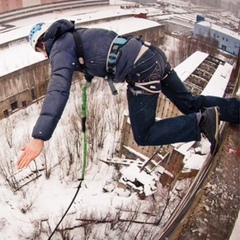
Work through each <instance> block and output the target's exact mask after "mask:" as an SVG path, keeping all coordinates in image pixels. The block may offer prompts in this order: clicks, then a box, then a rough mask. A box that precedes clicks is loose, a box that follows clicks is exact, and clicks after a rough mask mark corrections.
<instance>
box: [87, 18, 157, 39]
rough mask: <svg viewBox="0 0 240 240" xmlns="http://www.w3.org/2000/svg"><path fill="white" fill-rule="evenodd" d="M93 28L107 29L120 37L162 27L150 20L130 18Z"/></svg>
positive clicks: (95, 25)
mask: <svg viewBox="0 0 240 240" xmlns="http://www.w3.org/2000/svg"><path fill="white" fill-rule="evenodd" d="M83 26H85V25H83ZM86 26H89V25H86ZM91 26H93V27H97V28H106V29H109V30H113V31H115V32H117V33H118V34H119V35H124V34H129V33H132V32H136V31H140V30H144V29H148V28H152V27H157V26H160V24H159V23H157V22H154V21H151V20H148V19H143V18H136V17H130V18H125V19H118V20H113V21H111V22H99V23H96V24H93V25H91Z"/></svg>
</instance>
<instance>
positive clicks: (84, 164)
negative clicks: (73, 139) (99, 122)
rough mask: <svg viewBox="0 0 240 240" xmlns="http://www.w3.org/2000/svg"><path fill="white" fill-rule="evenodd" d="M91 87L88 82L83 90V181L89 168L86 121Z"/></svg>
mask: <svg viewBox="0 0 240 240" xmlns="http://www.w3.org/2000/svg"><path fill="white" fill-rule="evenodd" d="M89 87H90V83H89V82H86V84H85V85H84V87H83V89H82V132H83V169H82V180H83V179H84V177H85V172H86V167H87V149H88V144H87V132H86V119H87V90H88V88H89Z"/></svg>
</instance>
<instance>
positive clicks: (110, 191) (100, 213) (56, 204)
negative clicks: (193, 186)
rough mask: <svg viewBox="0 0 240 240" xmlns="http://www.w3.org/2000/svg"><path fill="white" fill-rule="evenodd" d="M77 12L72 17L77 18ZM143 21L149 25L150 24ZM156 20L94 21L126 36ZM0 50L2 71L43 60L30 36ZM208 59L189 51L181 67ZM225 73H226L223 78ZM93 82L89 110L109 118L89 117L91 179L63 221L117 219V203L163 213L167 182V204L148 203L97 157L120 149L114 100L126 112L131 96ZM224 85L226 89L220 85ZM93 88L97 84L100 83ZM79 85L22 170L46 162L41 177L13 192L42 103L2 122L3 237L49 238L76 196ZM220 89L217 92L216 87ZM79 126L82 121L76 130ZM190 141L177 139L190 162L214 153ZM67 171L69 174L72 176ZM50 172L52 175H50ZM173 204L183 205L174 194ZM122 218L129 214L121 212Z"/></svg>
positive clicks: (23, 30) (23, 31)
mask: <svg viewBox="0 0 240 240" xmlns="http://www.w3.org/2000/svg"><path fill="white" fill-rule="evenodd" d="M92 11H93V10H92ZM118 11H120V10H118ZM131 11H132V10H131ZM108 12H109V13H108V14H110V12H111V11H110V10H109V11H108ZM113 14H116V12H113ZM103 15H104V16H107V13H105V12H98V13H91V18H92V19H93V17H94V16H96V17H97V16H98V17H99V18H100V17H101V16H103ZM72 16H75V19H76V20H77V21H79V18H80V17H79V16H80V15H77V14H76V12H75V11H73V15H72ZM72 16H70V17H69V18H71V19H72ZM58 17H63V16H54V18H55V19H56V18H58ZM64 17H65V16H64ZM40 18H44V16H42V17H40V16H36V17H35V18H34V19H35V20H36V19H37V20H39V19H40ZM51 18H53V16H51ZM88 18H89V15H87V14H86V15H85V16H82V15H81V19H80V20H81V21H83V22H84V20H87V19H88ZM49 19H50V16H49ZM129 20H130V21H129ZM26 21H27V23H26V22H24V20H21V21H18V22H19V24H20V25H23V27H19V28H18V27H16V28H14V29H12V31H9V32H8V33H5V34H3V33H1V40H0V41H2V42H1V43H3V42H4V41H5V42H6V39H7V40H13V39H14V37H15V36H18V37H24V36H27V34H28V31H29V28H30V26H32V25H31V24H29V20H26ZM33 22H34V21H31V23H33ZM145 23H146V25H144V24H145ZM156 25H157V23H153V22H152V21H146V20H143V19H138V20H136V21H135V19H133V18H128V19H127V20H121V21H120V20H115V21H114V22H108V23H99V24H95V25H94V27H104V28H108V29H112V30H114V31H117V32H119V33H120V34H125V33H128V32H129V31H133V30H134V31H137V30H139V29H140V28H144V27H149V26H156ZM26 53H27V54H26ZM0 54H1V55H0V56H1V59H4V61H1V63H0V76H2V75H5V74H8V73H10V72H13V71H15V70H17V69H20V68H22V67H24V66H28V65H31V64H33V63H36V62H38V61H42V60H43V57H42V55H41V54H38V53H35V52H34V51H32V49H31V48H30V46H29V45H28V43H27V42H24V41H23V42H21V43H20V44H19V43H17V44H16V45H14V44H12V45H11V46H9V47H8V48H4V49H2V50H1V51H0ZM13 56H14V58H13ZM206 57H207V54H205V53H201V52H197V53H196V54H194V55H192V56H191V58H190V60H189V59H188V60H186V62H183V63H182V64H180V65H179V66H177V67H176V68H175V70H176V71H177V72H178V74H179V75H180V77H181V79H182V80H183V81H184V80H185V79H186V78H187V76H189V74H191V72H192V71H193V69H195V68H196V67H197V66H198V65H199V64H200V62H201V61H202V60H203V59H205V58H206ZM186 66H188V68H187V69H188V71H186ZM226 67H229V66H226ZM183 69H185V70H183ZM219 71H224V72H226V69H225V66H222V67H221V69H219ZM228 71H230V68H227V74H229V73H230V72H228ZM220 75H221V73H220V72H219V73H218V75H217V76H216V78H217V77H219V76H220ZM227 77H228V75H227V76H225V77H223V78H227ZM214 79H215V77H214ZM95 86H96V87H98V88H99V90H98V91H95V92H94V93H93V91H92V90H91V91H90V93H89V94H90V101H89V108H90V107H91V108H92V109H89V111H93V112H94V114H95V115H94V117H95V118H96V119H97V117H98V114H99V115H100V116H101V117H100V119H101V120H102V118H103V117H102V115H103V114H102V113H103V111H104V121H99V125H97V126H96V128H94V126H92V125H91V122H89V123H88V124H89V125H90V126H91V127H92V128H94V131H95V132H94V134H93V135H94V136H93V138H94V140H95V141H93V142H90V146H89V148H90V149H89V153H90V154H89V155H90V156H88V167H87V170H86V178H85V180H84V181H83V183H82V187H81V189H80V192H79V194H78V196H77V198H76V200H75V202H74V204H73V206H72V208H71V209H70V211H69V214H68V215H67V217H66V219H67V221H64V223H63V224H62V226H61V227H74V226H76V225H77V224H79V222H81V221H80V220H79V219H98V220H99V219H116V220H117V218H118V214H119V209H120V210H125V211H126V212H127V211H130V210H132V209H134V208H136V209H138V211H139V214H140V213H141V212H152V213H155V214H156V215H157V213H159V212H157V210H156V209H154V210H153V208H154V206H155V208H157V209H158V211H160V210H161V209H162V208H164V203H165V201H166V197H167V193H166V190H165V189H163V188H162V187H161V186H158V187H157V190H156V191H157V193H156V198H158V199H160V201H159V202H161V204H159V205H158V206H156V204H155V203H152V202H151V201H150V200H149V198H147V199H146V200H145V201H144V200H140V199H139V197H138V196H137V195H136V194H133V193H131V194H130V193H129V191H128V192H127V191H124V190H122V189H120V188H117V187H116V186H117V182H116V180H117V179H118V175H119V172H118V171H117V169H116V168H115V167H114V166H110V165H107V164H105V163H102V162H101V161H98V159H101V158H102V159H107V158H111V157H114V153H115V150H117V149H118V147H119V142H120V137H121V131H120V129H118V127H117V126H116V125H117V124H116V122H117V121H115V120H114V119H115V118H116V116H114V115H116V106H118V105H117V104H119V102H120V103H121V105H120V106H119V109H118V110H119V113H124V112H127V106H126V103H123V102H126V101H125V89H126V85H125V84H118V86H117V89H118V92H119V96H117V97H113V96H112V95H111V93H109V92H108V90H106V89H108V86H107V85H104V82H103V83H101V84H100V83H98V84H97V83H96V84H95ZM219 86H220V87H222V86H221V84H220V85H219ZM210 87H212V86H211V85H209V88H210ZM92 88H94V85H93V86H92ZM217 88H218V85H217V86H216V84H214V89H215V90H216V89H217ZM80 91H81V89H80V86H78V84H76V85H74V86H73V89H72V92H71V97H70V99H69V102H68V104H67V107H66V110H65V112H64V115H63V117H62V119H61V121H60V122H59V125H58V128H57V129H56V131H55V133H54V135H53V138H52V139H51V141H49V142H46V143H45V152H44V153H43V154H42V155H41V157H39V159H38V160H37V161H36V163H32V164H31V166H30V168H28V169H26V170H23V171H22V172H21V174H23V175H24V174H27V171H28V172H29V169H31V170H35V169H36V167H38V168H44V171H42V172H41V174H42V176H41V177H39V178H38V179H36V180H34V181H33V182H31V183H30V184H28V185H27V186H25V187H23V188H21V189H20V190H19V191H17V192H14V190H13V189H14V188H12V187H10V186H9V182H7V179H10V178H9V177H10V176H12V175H13V173H15V172H17V169H16V163H17V161H18V159H19V157H20V155H21V152H20V150H19V149H20V148H21V147H22V146H24V144H25V143H26V142H28V140H29V138H30V137H29V136H30V134H31V130H32V127H33V125H34V123H35V121H36V119H37V117H38V115H39V112H40V108H41V101H40V102H39V103H36V104H34V105H32V106H30V107H28V108H27V109H23V110H20V111H18V112H16V113H15V114H14V115H12V116H10V117H9V118H8V119H7V121H6V120H3V121H1V122H0V125H1V127H0V142H1V149H0V157H1V163H0V170H1V175H0V186H1V195H0V209H1V216H0V231H1V240H9V239H10V240H14V239H18V240H26V239H32V236H37V237H36V238H35V239H39V240H41V239H47V236H49V234H50V233H51V231H52V230H53V229H54V227H55V226H56V224H57V222H58V221H59V220H60V218H61V216H62V214H63V212H64V211H65V210H66V209H67V207H68V205H69V203H70V202H71V200H72V198H73V196H74V194H75V192H76V190H77V186H78V184H79V181H78V179H79V176H80V175H81V169H82V163H81V156H82V153H80V155H81V156H80V158H77V157H76V155H77V153H76V152H74V153H73V157H74V163H73V164H72V165H70V164H69V156H68V155H67V150H68V147H69V148H71V150H72V148H73V143H72V139H74V132H73V129H72V128H71V127H70V126H69V123H73V122H72V121H73V118H77V117H79V116H78V115H77V114H76V111H75V110H76V108H77V107H79V106H80V105H81V101H80V100H79V101H78V99H79V92H80ZM216 92H217V93H218V91H216ZM103 93H104V96H103ZM92 94H94V99H96V102H94V104H92V101H93V100H92V98H91V97H92ZM100 103H101V104H100ZM98 105H99V106H98ZM100 105H101V107H100ZM94 106H95V108H94ZM106 106H107V107H106ZM102 108H103V109H102ZM122 117H123V114H122V116H120V118H121V119H120V122H121V121H122ZM90 121H91V120H90ZM96 121H97V120H96ZM101 124H102V125H101ZM90 126H89V128H88V129H89V131H90V130H91V128H90ZM103 129H104V131H105V132H104V133H103V139H101V138H100V137H99V135H101V130H103ZM79 132H80V127H79V131H78V135H79ZM79 137H80V139H79V142H81V141H82V139H81V136H79ZM89 137H91V136H89ZM97 139H98V140H102V141H103V142H104V144H103V147H102V148H97V147H96V146H95V145H94V144H97ZM68 141H70V143H71V144H70V146H68V144H69V143H68ZM192 144H193V143H187V144H184V143H180V144H178V146H177V145H176V148H177V149H178V151H180V152H182V153H184V154H185V155H186V156H185V159H184V161H185V168H191V169H199V168H201V166H202V164H203V162H204V159H205V157H206V155H207V154H208V152H209V143H208V142H207V141H206V140H203V141H201V146H200V147H199V148H200V150H201V151H202V154H203V155H198V154H195V152H194V151H193V150H190V151H189V149H190V148H191V145H192ZM94 147H96V148H94ZM92 148H93V149H92ZM80 149H81V147H80ZM72 151H73V150H72ZM35 164H36V165H35ZM69 172H70V173H71V174H69ZM122 173H123V174H124V175H127V176H128V177H129V178H132V177H133V173H136V174H137V175H138V173H139V169H138V168H137V167H136V166H135V165H130V166H129V167H127V168H122ZM48 174H49V175H50V178H49V177H48ZM133 180H134V179H133ZM141 180H142V182H144V185H146V186H149V185H150V186H151V185H152V183H153V177H151V176H150V175H146V173H142V174H141ZM103 188H104V189H106V190H107V192H104V191H103ZM149 193H151V192H149ZM173 202H174V203H175V204H177V203H176V202H175V200H174V199H173ZM174 203H173V204H174ZM122 212H124V211H122ZM169 212H171V211H169ZM169 214H170V213H166V215H164V217H163V218H164V219H165V220H166V219H167V218H168V217H169ZM143 216H144V215H138V217H139V219H141V220H142V221H143V222H144V221H147V220H148V219H147V217H145V218H144V217H143ZM121 217H122V218H124V217H125V216H124V214H123V213H122V215H121ZM69 219H70V220H69ZM161 224H162V223H161ZM161 224H160V225H161ZM45 225H46V226H45ZM120 226H121V225H120ZM136 226H137V225H136ZM136 226H135V227H136ZM43 228H44V231H43ZM96 228H97V226H96ZM129 228H130V226H129ZM76 229H77V228H76ZM97 230H98V231H97V233H96V234H97V235H96V236H97V239H106V235H104V233H103V231H105V234H106V232H107V233H108V234H109V238H108V239H116V237H117V236H120V235H119V234H123V231H122V229H121V228H119V229H117V228H116V229H114V230H112V231H107V227H105V230H103V228H102V229H101V228H100V227H99V228H97ZM77 231H78V232H77ZM132 231H133V230H132ZM135 231H138V228H137V227H136V229H135ZM152 231H153V232H154V231H156V232H157V231H159V229H155V228H152ZM73 233H74V234H75V233H76V235H78V236H79V235H80V234H84V233H81V232H80V230H73ZM85 234H86V232H85ZM125 234H126V235H121V236H124V238H122V239H130V238H131V235H130V234H129V235H127V233H125ZM56 235H57V233H56ZM58 236H59V235H58ZM54 239H57V238H54ZM77 239H79V238H77ZM119 239H120V238H119ZM142 239H144V238H142Z"/></svg>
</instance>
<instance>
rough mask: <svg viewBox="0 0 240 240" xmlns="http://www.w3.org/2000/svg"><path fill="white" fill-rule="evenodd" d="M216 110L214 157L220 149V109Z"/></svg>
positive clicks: (216, 108)
mask: <svg viewBox="0 0 240 240" xmlns="http://www.w3.org/2000/svg"><path fill="white" fill-rule="evenodd" d="M214 110H215V113H216V132H215V136H214V138H215V141H216V143H215V146H214V149H213V152H212V155H213V156H214V155H215V154H216V153H217V151H218V148H219V124H220V113H219V107H215V108H214Z"/></svg>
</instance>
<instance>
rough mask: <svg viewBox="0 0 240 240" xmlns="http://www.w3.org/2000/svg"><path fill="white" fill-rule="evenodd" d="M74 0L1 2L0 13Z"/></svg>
mask: <svg viewBox="0 0 240 240" xmlns="http://www.w3.org/2000/svg"><path fill="white" fill-rule="evenodd" d="M71 1H74V0H68V1H66V0H1V1H0V13H4V12H9V11H13V10H18V9H22V8H26V7H32V6H37V5H44V4H50V3H58V2H71Z"/></svg>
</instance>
